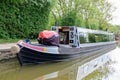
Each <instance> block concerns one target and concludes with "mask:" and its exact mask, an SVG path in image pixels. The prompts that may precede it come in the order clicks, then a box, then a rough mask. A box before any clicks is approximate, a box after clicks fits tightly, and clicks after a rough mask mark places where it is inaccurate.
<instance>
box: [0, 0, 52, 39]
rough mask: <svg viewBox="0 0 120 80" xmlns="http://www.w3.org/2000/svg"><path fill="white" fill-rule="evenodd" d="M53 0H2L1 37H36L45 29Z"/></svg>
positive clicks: (0, 15) (0, 13)
mask: <svg viewBox="0 0 120 80" xmlns="http://www.w3.org/2000/svg"><path fill="white" fill-rule="evenodd" d="M51 1H54V0H3V1H1V3H0V33H2V34H0V37H1V38H26V37H30V38H37V35H38V32H39V31H41V30H43V29H46V26H47V24H48V20H49V13H50V11H51V8H52V5H53V3H52V2H51Z"/></svg>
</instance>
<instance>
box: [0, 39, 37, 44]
mask: <svg viewBox="0 0 120 80" xmlns="http://www.w3.org/2000/svg"><path fill="white" fill-rule="evenodd" d="M19 40H25V39H0V44H4V43H16V42H18V41H19ZM31 41H32V42H36V41H37V39H31Z"/></svg>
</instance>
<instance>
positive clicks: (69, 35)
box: [51, 26, 115, 47]
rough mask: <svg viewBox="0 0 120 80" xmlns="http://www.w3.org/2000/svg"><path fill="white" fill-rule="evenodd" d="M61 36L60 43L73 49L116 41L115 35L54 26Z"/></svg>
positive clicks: (54, 29)
mask: <svg viewBox="0 0 120 80" xmlns="http://www.w3.org/2000/svg"><path fill="white" fill-rule="evenodd" d="M51 29H52V31H56V32H57V33H58V34H59V37H60V39H59V43H60V44H64V45H70V46H72V47H80V46H90V45H96V43H97V44H101V43H106V42H111V41H115V37H114V33H109V32H105V31H100V30H91V29H85V28H80V27H76V26H52V28H51Z"/></svg>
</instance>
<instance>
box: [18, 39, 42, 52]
mask: <svg viewBox="0 0 120 80" xmlns="http://www.w3.org/2000/svg"><path fill="white" fill-rule="evenodd" d="M18 44H20V45H21V46H23V47H27V48H30V49H33V50H37V51H42V52H44V48H43V47H37V46H33V45H30V44H28V43H25V42H23V41H21V42H19V43H18Z"/></svg>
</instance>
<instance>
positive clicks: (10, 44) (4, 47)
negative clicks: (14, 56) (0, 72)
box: [0, 43, 16, 50]
mask: <svg viewBox="0 0 120 80" xmlns="http://www.w3.org/2000/svg"><path fill="white" fill-rule="evenodd" d="M15 44H16V43H6V44H0V50H4V49H10V48H11V47H12V46H14V45H15Z"/></svg>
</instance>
